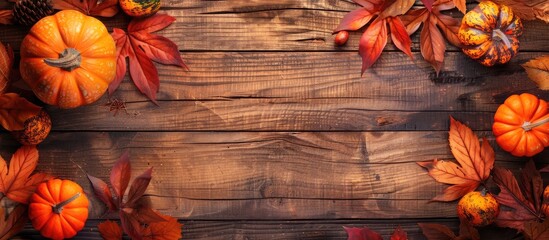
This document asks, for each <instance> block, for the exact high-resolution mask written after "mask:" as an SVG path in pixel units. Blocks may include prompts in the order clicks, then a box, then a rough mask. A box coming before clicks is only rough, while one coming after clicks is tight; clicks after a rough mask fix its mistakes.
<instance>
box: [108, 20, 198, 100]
mask: <svg viewBox="0 0 549 240" xmlns="http://www.w3.org/2000/svg"><path fill="white" fill-rule="evenodd" d="M174 21H175V18H174V17H172V16H169V15H167V14H155V15H153V16H151V17H148V18H136V19H133V20H132V21H131V22H130V24H129V25H128V32H125V31H124V30H122V29H119V28H114V29H113V33H112V34H111V35H112V37H113V39H114V40H115V42H116V54H117V58H118V60H117V68H116V77H115V79H114V81H113V82H112V83H111V84H110V85H109V94H112V93H113V92H114V91H115V90H116V89H117V88H118V86H119V85H120V83H121V82H122V80H123V79H124V75H125V74H126V58H128V59H129V70H130V77H131V79H132V80H133V83H134V84H135V86H136V87H137V88H138V89H139V91H140V92H141V93H143V94H144V95H145V96H147V97H148V98H149V99H151V100H152V101H153V102H154V103H157V102H156V93H157V92H158V90H159V87H160V79H159V78H158V70H157V69H156V67H155V66H154V64H153V61H155V62H158V63H161V64H167V65H174V66H178V67H181V68H185V69H188V68H187V66H186V65H185V63H184V62H183V59H181V55H180V54H179V50H178V48H177V45H176V44H175V43H173V42H172V41H171V40H169V39H168V38H165V37H162V36H159V35H154V34H151V33H152V32H156V31H158V30H161V29H164V28H166V27H168V26H169V25H170V24H172V23H173V22H174Z"/></svg>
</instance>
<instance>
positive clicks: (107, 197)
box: [88, 152, 167, 239]
mask: <svg viewBox="0 0 549 240" xmlns="http://www.w3.org/2000/svg"><path fill="white" fill-rule="evenodd" d="M130 178H131V165H130V157H129V154H128V152H126V153H124V154H123V155H122V156H121V157H120V159H119V160H118V161H116V163H115V164H114V166H113V168H112V170H111V175H110V182H111V186H112V189H113V191H111V190H110V189H109V187H108V185H107V183H105V182H104V181H103V180H101V179H99V178H96V177H93V176H90V175H88V179H89V180H90V183H91V184H92V187H93V191H94V193H95V195H96V196H97V197H98V198H99V200H101V201H102V202H103V203H105V204H106V205H107V207H108V209H109V211H111V212H118V214H119V216H120V221H121V222H122V229H123V230H124V232H125V233H126V234H128V235H129V236H130V237H131V238H132V239H143V237H144V236H143V229H144V228H145V227H146V226H148V225H149V224H152V223H155V222H164V221H167V219H166V218H165V217H164V216H163V215H160V214H159V213H157V212H156V211H155V210H153V209H152V206H151V205H150V203H149V201H147V199H146V198H145V197H144V196H143V195H144V193H145V190H146V189H147V187H148V186H149V183H150V181H151V178H152V167H151V168H148V169H147V170H145V172H143V173H142V174H141V175H139V176H137V177H136V178H135V179H134V180H133V182H132V183H131V185H130ZM128 185H130V189H129V191H128V195H127V197H126V198H124V195H125V193H126V190H127V188H128ZM108 224H109V226H107V225H105V226H104V228H105V229H107V228H109V229H111V228H112V223H108ZM111 230H112V229H111ZM105 231H107V230H105ZM110 233H111V232H109V235H110ZM105 234H107V232H106V233H105Z"/></svg>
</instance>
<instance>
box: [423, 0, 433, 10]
mask: <svg viewBox="0 0 549 240" xmlns="http://www.w3.org/2000/svg"><path fill="white" fill-rule="evenodd" d="M421 2H422V3H423V5H425V8H427V10H429V11H431V10H432V9H433V4H434V3H435V0H421Z"/></svg>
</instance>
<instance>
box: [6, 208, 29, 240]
mask: <svg viewBox="0 0 549 240" xmlns="http://www.w3.org/2000/svg"><path fill="white" fill-rule="evenodd" d="M4 216H6V209H4V208H1V207H0V240H8V239H11V238H12V237H13V236H15V235H17V233H19V232H20V231H21V230H23V228H24V227H25V223H27V221H28V220H29V219H28V217H27V207H26V206H24V205H21V204H18V205H17V206H16V207H15V208H14V209H13V210H12V211H11V213H9V215H8V217H7V218H6V217H4Z"/></svg>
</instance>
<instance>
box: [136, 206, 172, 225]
mask: <svg viewBox="0 0 549 240" xmlns="http://www.w3.org/2000/svg"><path fill="white" fill-rule="evenodd" d="M137 219H138V220H139V222H141V223H145V224H149V223H153V222H163V221H166V219H165V218H164V217H163V216H162V215H160V213H158V212H156V211H155V210H154V209H152V208H150V207H138V208H137Z"/></svg>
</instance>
